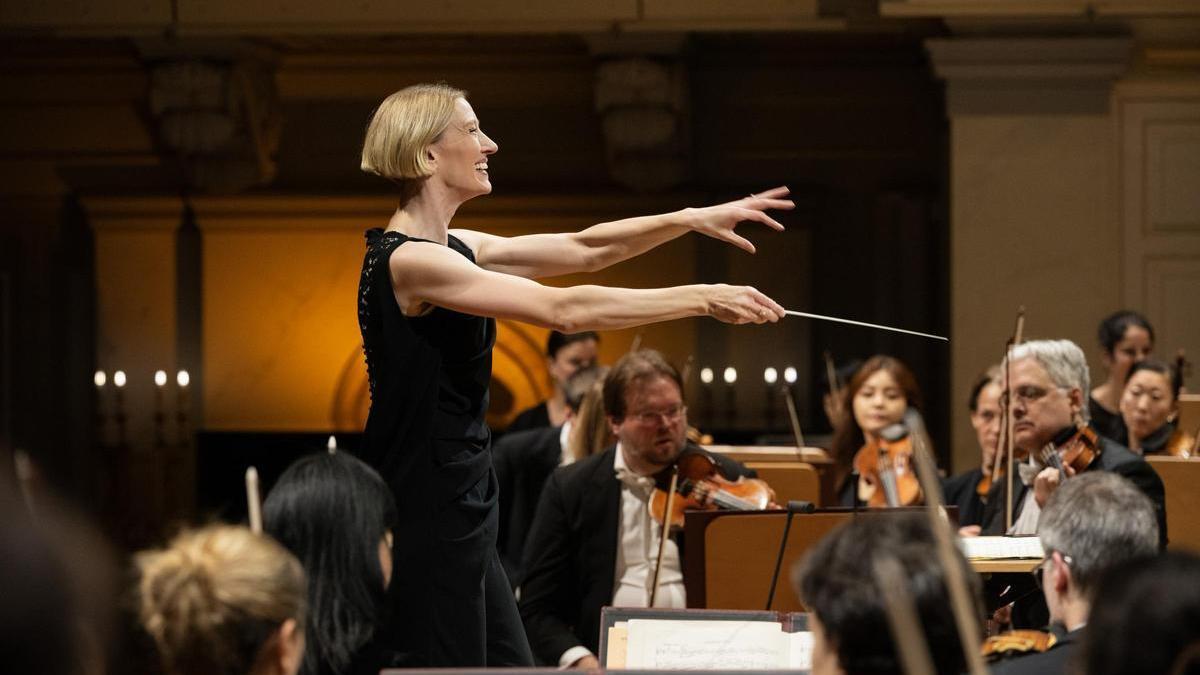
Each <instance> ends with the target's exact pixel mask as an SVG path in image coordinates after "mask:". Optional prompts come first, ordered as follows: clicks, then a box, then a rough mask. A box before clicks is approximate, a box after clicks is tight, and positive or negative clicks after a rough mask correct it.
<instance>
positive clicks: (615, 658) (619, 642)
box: [604, 621, 629, 670]
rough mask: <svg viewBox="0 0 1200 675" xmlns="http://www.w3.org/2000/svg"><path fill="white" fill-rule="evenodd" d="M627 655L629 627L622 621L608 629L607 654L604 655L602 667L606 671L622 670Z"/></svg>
mask: <svg viewBox="0 0 1200 675" xmlns="http://www.w3.org/2000/svg"><path fill="white" fill-rule="evenodd" d="M628 654H629V626H628V625H627V624H626V622H624V621H618V622H616V623H614V624H613V625H612V627H611V628H609V629H608V654H606V657H607V658H606V659H605V663H604V667H605V668H606V669H608V670H619V669H622V668H624V667H625V659H626V657H627V655H628Z"/></svg>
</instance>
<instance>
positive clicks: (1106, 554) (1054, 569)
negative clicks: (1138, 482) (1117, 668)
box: [992, 471, 1159, 675]
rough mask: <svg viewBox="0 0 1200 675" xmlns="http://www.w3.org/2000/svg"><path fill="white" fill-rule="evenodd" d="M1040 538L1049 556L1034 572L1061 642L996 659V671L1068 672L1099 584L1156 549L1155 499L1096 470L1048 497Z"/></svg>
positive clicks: (1025, 674)
mask: <svg viewBox="0 0 1200 675" xmlns="http://www.w3.org/2000/svg"><path fill="white" fill-rule="evenodd" d="M1038 538H1039V539H1041V543H1042V550H1043V551H1044V556H1045V559H1044V560H1043V561H1042V564H1041V565H1039V566H1038V568H1037V571H1036V572H1035V575H1036V576H1037V577H1038V578H1039V579H1040V585H1041V587H1042V593H1043V594H1044V595H1045V597H1046V605H1047V606H1048V607H1049V609H1050V632H1051V633H1052V634H1053V635H1054V638H1055V640H1056V641H1055V643H1054V645H1052V646H1051V648H1050V649H1049V650H1048V651H1046V652H1043V653H1041V654H1031V655H1028V656H1022V657H1018V658H1015V659H1012V660H1011V661H1007V662H1004V663H1001V664H999V665H998V667H996V668H993V670H992V673H993V674H994V675H1001V674H1020V675H1035V674H1041V673H1063V672H1066V667H1067V664H1068V662H1069V660H1070V656H1071V652H1072V650H1073V649H1074V648H1075V644H1076V643H1077V642H1078V638H1079V636H1080V634H1081V633H1080V631H1081V630H1082V628H1083V627H1084V625H1085V624H1087V621H1088V615H1089V614H1090V613H1091V608H1092V602H1093V600H1094V598H1093V592H1094V589H1095V587H1096V583H1097V581H1098V580H1099V578H1100V577H1101V575H1102V574H1103V573H1104V572H1105V571H1106V570H1108V569H1109V568H1112V567H1114V566H1116V565H1119V564H1121V563H1124V562H1126V561H1130V560H1134V559H1138V558H1149V557H1151V556H1154V555H1155V554H1156V553H1158V542H1159V533H1158V519H1157V516H1156V514H1155V507H1154V504H1152V503H1151V502H1150V499H1149V498H1147V497H1146V495H1144V494H1142V492H1141V491H1139V490H1138V489H1137V488H1136V487H1135V486H1134V485H1133V483H1131V482H1129V481H1128V480H1126V479H1124V478H1122V477H1120V476H1118V475H1116V474H1114V473H1111V472H1105V471H1092V472H1088V473H1086V474H1084V475H1081V476H1079V477H1078V478H1075V479H1073V480H1069V481H1067V482H1066V483H1065V484H1063V485H1062V486H1061V487H1059V488H1058V489H1057V490H1055V492H1054V493H1053V494H1052V495H1051V496H1050V498H1049V500H1048V501H1047V502H1046V508H1045V509H1044V510H1043V511H1042V514H1041V518H1040V520H1039V521H1038Z"/></svg>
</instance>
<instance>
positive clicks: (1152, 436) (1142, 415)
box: [1121, 359, 1196, 457]
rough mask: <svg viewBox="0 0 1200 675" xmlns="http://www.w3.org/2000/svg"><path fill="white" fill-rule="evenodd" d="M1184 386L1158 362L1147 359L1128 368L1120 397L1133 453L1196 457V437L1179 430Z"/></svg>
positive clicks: (1177, 377) (1175, 373)
mask: <svg viewBox="0 0 1200 675" xmlns="http://www.w3.org/2000/svg"><path fill="white" fill-rule="evenodd" d="M1181 384H1182V383H1181V381H1180V377H1179V374H1178V372H1177V371H1176V370H1175V369H1173V368H1172V367H1171V366H1168V365H1167V364H1165V363H1163V362H1162V361H1158V360H1156V359H1146V360H1145V361H1141V362H1139V363H1136V364H1134V365H1133V367H1132V368H1130V369H1129V379H1128V381H1126V383H1125V391H1124V393H1123V394H1122V395H1121V417H1122V419H1124V421H1125V428H1126V429H1127V430H1128V438H1129V449H1130V450H1132V451H1134V452H1136V453H1138V454H1139V455H1173V456H1176V457H1191V456H1193V455H1194V454H1195V445H1196V437H1195V435H1194V434H1190V433H1188V431H1189V430H1187V429H1178V428H1176V420H1178V418H1179V389H1180V387H1181Z"/></svg>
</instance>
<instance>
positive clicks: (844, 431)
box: [830, 354, 921, 483]
mask: <svg viewBox="0 0 1200 675" xmlns="http://www.w3.org/2000/svg"><path fill="white" fill-rule="evenodd" d="M881 370H886V371H887V372H889V373H891V375H892V377H893V378H894V379H895V380H896V384H897V385H899V386H900V389H901V390H902V391H903V392H904V399H905V401H907V403H908V406H909V407H910V408H916V409H917V410H920V409H921V389H920V387H918V386H917V378H916V377H914V376H913V374H912V371H911V370H909V369H908V366H906V365H904V362H903V361H901V360H900V359H897V358H895V357H893V356H886V355H883V354H877V355H875V356H872V357H871V358H869V359H867V360H866V361H864V362H863V364H862V365H861V366H859V368H858V370H857V371H855V373H854V375H853V376H852V377H851V378H850V382H849V383H847V384H846V388H845V390H844V391H843V392H842V410H845V411H846V416H845V421H844V423H843V424H841V425H839V426H838V428H836V429H834V430H833V440H832V441H831V442H830V446H831V451H832V453H831V454H832V455H833V461H834V464H835V466H836V467H837V480H838V482H839V483H841V481H842V480H844V479H845V477H846V476H847V475H848V474H849V473H850V471H851V464H853V462H854V454H855V453H856V452H858V449H859V448H861V447H862V446H863V444H864V443H866V438H865V437H864V436H863V431H862V427H860V426H858V421H857V420H856V419H854V397H855V396H857V395H858V390H859V389H862V388H863V385H864V384H866V382H867V380H868V379H870V377H871V376H872V375H874V374H875V373H877V372H879V371H881Z"/></svg>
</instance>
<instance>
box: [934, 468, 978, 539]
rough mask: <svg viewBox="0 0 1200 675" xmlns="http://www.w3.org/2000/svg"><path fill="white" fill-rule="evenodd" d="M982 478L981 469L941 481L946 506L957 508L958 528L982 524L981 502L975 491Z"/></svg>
mask: <svg viewBox="0 0 1200 675" xmlns="http://www.w3.org/2000/svg"><path fill="white" fill-rule="evenodd" d="M982 478H983V469H971V470H970V471H967V472H966V473H960V474H958V475H956V476H950V477H949V478H943V479H942V497H943V501H944V502H945V503H946V505H947V506H957V507H958V526H959V527H965V526H967V525H980V524H982V523H983V500H982V499H980V498H979V493H977V492H976V491H975V490H976V488H977V487H978V486H979V481H980V480H981V479H982Z"/></svg>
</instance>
